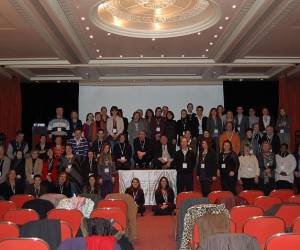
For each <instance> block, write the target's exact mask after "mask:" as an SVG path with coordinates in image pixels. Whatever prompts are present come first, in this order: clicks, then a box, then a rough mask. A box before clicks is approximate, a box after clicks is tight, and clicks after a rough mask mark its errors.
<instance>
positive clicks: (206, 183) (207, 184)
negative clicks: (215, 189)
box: [200, 180, 211, 197]
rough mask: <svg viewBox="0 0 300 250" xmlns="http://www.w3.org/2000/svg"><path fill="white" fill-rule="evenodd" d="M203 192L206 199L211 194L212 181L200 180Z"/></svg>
mask: <svg viewBox="0 0 300 250" xmlns="http://www.w3.org/2000/svg"><path fill="white" fill-rule="evenodd" d="M200 186H201V192H202V194H203V196H204V197H207V195H208V194H209V193H210V192H211V181H210V180H200Z"/></svg>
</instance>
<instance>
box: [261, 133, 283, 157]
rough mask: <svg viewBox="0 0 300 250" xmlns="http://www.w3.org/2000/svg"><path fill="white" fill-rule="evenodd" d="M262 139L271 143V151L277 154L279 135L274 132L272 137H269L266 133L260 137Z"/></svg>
mask: <svg viewBox="0 0 300 250" xmlns="http://www.w3.org/2000/svg"><path fill="white" fill-rule="evenodd" d="M262 141H267V142H268V143H270V144H271V145H272V151H273V153H274V154H278V153H279V151H280V139H279V136H278V135H276V134H274V135H273V137H272V138H269V137H268V136H267V135H264V136H263V137H262Z"/></svg>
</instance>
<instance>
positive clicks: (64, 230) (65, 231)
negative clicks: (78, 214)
mask: <svg viewBox="0 0 300 250" xmlns="http://www.w3.org/2000/svg"><path fill="white" fill-rule="evenodd" d="M60 231H61V241H64V240H67V239H70V238H72V236H73V233H72V228H71V226H70V225H69V223H68V222H65V221H60Z"/></svg>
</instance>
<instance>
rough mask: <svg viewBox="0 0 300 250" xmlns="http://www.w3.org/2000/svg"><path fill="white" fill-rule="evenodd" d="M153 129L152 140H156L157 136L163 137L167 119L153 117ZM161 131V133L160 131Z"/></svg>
mask: <svg viewBox="0 0 300 250" xmlns="http://www.w3.org/2000/svg"><path fill="white" fill-rule="evenodd" d="M150 127H151V139H153V140H156V139H157V138H156V136H157V135H159V136H161V135H163V134H164V133H165V118H164V117H158V118H157V117H156V116H155V117H153V119H152V120H151V123H150ZM158 130H159V131H158Z"/></svg>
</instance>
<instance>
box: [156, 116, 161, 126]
mask: <svg viewBox="0 0 300 250" xmlns="http://www.w3.org/2000/svg"><path fill="white" fill-rule="evenodd" d="M155 120H156V123H157V127H160V126H159V123H160V119H157V118H156V117H155Z"/></svg>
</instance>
